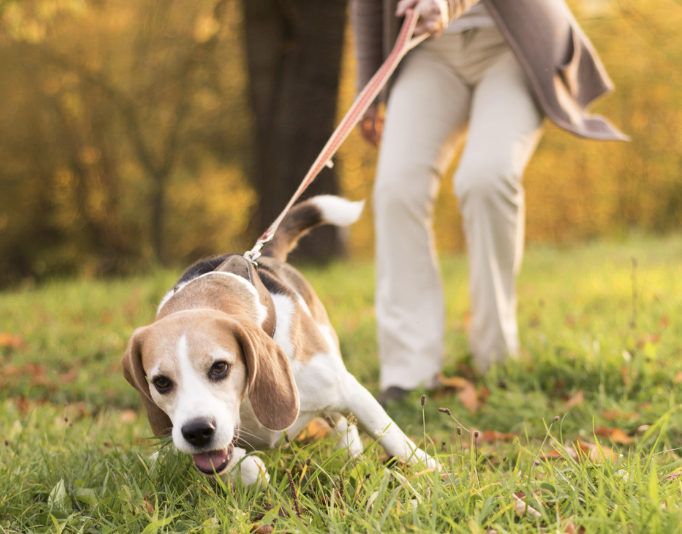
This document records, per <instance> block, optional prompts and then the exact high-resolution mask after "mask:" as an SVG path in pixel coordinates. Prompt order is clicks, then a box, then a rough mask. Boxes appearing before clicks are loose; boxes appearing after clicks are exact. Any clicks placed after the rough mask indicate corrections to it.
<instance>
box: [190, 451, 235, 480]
mask: <svg viewBox="0 0 682 534" xmlns="http://www.w3.org/2000/svg"><path fill="white" fill-rule="evenodd" d="M233 454H234V443H230V444H229V445H228V446H227V447H225V448H224V449H219V450H217V451H209V452H202V453H201V454H193V455H192V459H193V460H194V465H195V467H196V468H197V469H198V470H199V471H200V472H201V473H203V474H205V475H213V474H216V475H219V474H220V473H222V472H223V471H225V469H227V467H228V466H229V465H230V462H231V461H232V456H233Z"/></svg>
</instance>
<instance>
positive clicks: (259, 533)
mask: <svg viewBox="0 0 682 534" xmlns="http://www.w3.org/2000/svg"><path fill="white" fill-rule="evenodd" d="M274 531H275V527H273V526H272V525H258V524H256V525H253V526H252V527H251V532H253V533H254V534H270V533H271V532H274Z"/></svg>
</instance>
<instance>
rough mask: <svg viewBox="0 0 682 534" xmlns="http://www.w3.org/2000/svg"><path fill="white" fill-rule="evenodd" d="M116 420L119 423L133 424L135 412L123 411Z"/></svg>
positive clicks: (135, 417)
mask: <svg viewBox="0 0 682 534" xmlns="http://www.w3.org/2000/svg"><path fill="white" fill-rule="evenodd" d="M118 420H119V421H121V423H134V422H135V421H137V412H135V411H134V410H123V411H122V412H121V415H119V416H118Z"/></svg>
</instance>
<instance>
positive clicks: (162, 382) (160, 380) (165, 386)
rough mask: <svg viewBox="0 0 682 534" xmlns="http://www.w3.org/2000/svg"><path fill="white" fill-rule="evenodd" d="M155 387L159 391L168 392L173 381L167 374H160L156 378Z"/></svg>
mask: <svg viewBox="0 0 682 534" xmlns="http://www.w3.org/2000/svg"><path fill="white" fill-rule="evenodd" d="M154 387H155V388H156V391H158V392H159V393H168V392H169V391H170V390H171V388H172V387H173V383H172V382H171V381H170V380H168V379H167V378H166V377H165V376H159V377H157V378H155V379H154Z"/></svg>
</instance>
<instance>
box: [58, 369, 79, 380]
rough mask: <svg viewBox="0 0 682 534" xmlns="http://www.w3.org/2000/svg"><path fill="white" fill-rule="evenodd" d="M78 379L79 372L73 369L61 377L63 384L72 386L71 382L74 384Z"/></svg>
mask: <svg viewBox="0 0 682 534" xmlns="http://www.w3.org/2000/svg"><path fill="white" fill-rule="evenodd" d="M76 378H78V371H77V370H76V369H71V371H69V372H67V373H63V374H61V375H59V380H60V382H62V384H70V383H71V382H74V381H75V380H76Z"/></svg>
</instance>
